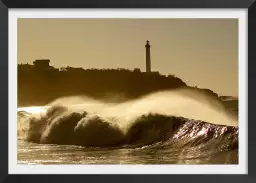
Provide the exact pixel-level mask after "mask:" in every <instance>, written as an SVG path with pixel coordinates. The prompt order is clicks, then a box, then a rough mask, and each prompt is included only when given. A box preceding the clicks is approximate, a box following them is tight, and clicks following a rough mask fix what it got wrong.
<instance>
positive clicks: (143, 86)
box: [18, 60, 220, 106]
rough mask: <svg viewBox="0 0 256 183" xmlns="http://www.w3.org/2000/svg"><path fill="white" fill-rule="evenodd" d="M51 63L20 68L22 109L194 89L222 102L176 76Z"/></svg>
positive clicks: (212, 93)
mask: <svg viewBox="0 0 256 183" xmlns="http://www.w3.org/2000/svg"><path fill="white" fill-rule="evenodd" d="M43 62H44V63H47V62H48V61H47V60H45V61H42V60H41V61H38V62H34V65H30V64H19V65H18V106H33V105H46V104H48V103H49V102H52V101H53V100H55V99H57V98H59V97H65V96H75V95H76V96H77V95H86V96H89V97H92V98H95V99H99V100H104V101H106V102H123V101H125V100H129V99H135V98H137V97H141V96H143V95H145V94H149V93H152V92H156V91H162V90H170V89H178V88H190V89H191V90H197V91H201V92H203V93H205V94H207V95H210V96H212V97H214V98H217V99H220V98H219V97H218V95H217V94H216V93H214V92H213V91H211V90H209V89H200V88H197V87H191V86H188V85H187V84H186V83H185V82H183V81H182V80H181V79H180V78H178V77H175V76H174V75H168V76H165V75H161V74H160V73H158V72H152V73H147V72H141V71H140V69H134V70H133V71H131V70H127V69H86V70H85V69H83V68H73V67H65V68H60V69H58V68H54V67H52V66H49V65H48V64H49V62H48V64H43Z"/></svg>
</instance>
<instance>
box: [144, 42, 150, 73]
mask: <svg viewBox="0 0 256 183" xmlns="http://www.w3.org/2000/svg"><path fill="white" fill-rule="evenodd" d="M145 47H146V72H148V73H150V72H151V60H150V44H149V41H148V40H147V43H146V45H145Z"/></svg>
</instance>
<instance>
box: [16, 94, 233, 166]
mask: <svg viewBox="0 0 256 183" xmlns="http://www.w3.org/2000/svg"><path fill="white" fill-rule="evenodd" d="M179 93H180V92H179ZM206 101H208V103H207V102H206ZM210 103H211V104H212V102H210ZM48 106H49V107H26V108H19V109H18V114H19V115H18V116H19V119H18V129H19V131H18V163H20V164H237V163H238V126H237V125H238V122H237V120H236V117H234V116H229V115H227V114H226V113H225V112H224V111H225V110H224V109H222V108H221V107H220V106H219V105H217V104H214V105H209V100H208V99H207V100H206V99H205V98H203V97H199V98H198V97H193V98H191V97H187V95H180V94H177V93H175V92H172V93H170V92H169V93H159V94H154V95H151V96H148V97H145V98H142V99H139V100H136V101H131V102H128V103H123V104H102V103H99V102H96V101H93V100H88V99H84V98H83V99H82V98H66V99H60V100H57V101H55V102H53V103H52V104H49V105H48ZM53 106H65V107H66V106H68V109H65V110H64V111H63V109H62V108H58V107H57V108H56V109H54V112H55V113H54V114H53V113H50V114H48V115H46V111H47V110H48V111H49V109H51V108H54V107H53ZM71 106H72V107H71ZM231 107H232V110H235V111H237V109H236V108H237V106H231ZM188 109H190V110H188ZM85 111H86V112H87V113H88V115H87V116H82V115H81V116H80V117H78V118H76V117H75V118H74V113H80V114H81V113H82V112H85ZM48 113H49V112H48ZM149 113H154V115H153V116H146V118H143V120H138V119H140V118H139V117H140V116H142V115H147V114H149ZM89 114H90V115H89ZM95 116H96V117H97V120H95V119H96V118H95ZM163 116H164V117H163ZM172 116H175V117H174V118H173V117H172ZM31 117H35V120H33V125H32V122H30V123H29V122H28V119H30V118H31ZM179 117H182V119H180V118H179ZM204 121H206V122H204ZM42 122H43V123H44V125H43V127H42V125H39V126H38V124H41V123H42ZM67 122H68V123H75V126H74V127H75V128H71V129H67V128H69V127H67V128H66V127H65V128H64V127H63V126H65V125H66V123H67ZM106 123H108V124H110V126H108V127H107V130H106V128H105V127H104V128H103V127H102V124H106ZM28 124H30V126H29V125H28ZM95 124H97V125H96V126H95ZM173 124H175V125H173ZM133 125H134V127H135V128H132V127H133ZM116 128H117V129H120V131H121V135H119V133H116ZM28 129H29V130H28ZM77 129H78V130H80V131H81V130H82V132H83V133H87V134H88V135H85V136H84V134H83V136H79V139H77V136H76V133H77V132H76V130H77ZM131 129H132V130H131ZM67 130H69V131H67ZM169 131H171V133H169ZM78 132H79V131H78ZM90 133H92V134H90ZM102 133H107V136H105V137H104V136H102V135H103V134H102ZM27 134H29V135H28V136H29V138H28V136H26V135H27ZM31 134H32V135H31ZM35 134H36V135H35ZM38 134H39V136H40V138H37V137H38ZM67 136H68V137H67ZM112 136H113V138H112ZM166 136H167V137H166ZM60 137H61V138H60ZM106 137H107V138H109V139H106ZM82 138H84V139H82ZM88 138H89V139H88ZM70 139H73V140H72V141H71V140H70ZM81 139H82V140H81ZM118 139H120V140H118ZM127 139H129V140H127ZM53 142H54V143H53ZM61 144H62V145H61ZM65 144H69V145H65ZM82 144H83V145H82Z"/></svg>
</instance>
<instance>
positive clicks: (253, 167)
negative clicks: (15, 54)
mask: <svg viewBox="0 0 256 183" xmlns="http://www.w3.org/2000/svg"><path fill="white" fill-rule="evenodd" d="M254 1H255V0H212V1H206V0H193V1H191V0H171V1H170V0H158V1H154V0H129V1H125V0H122V1H121V0H108V1H106V0H97V1H95V0H87V1H83V0H65V1H63V0H2V2H0V74H1V77H0V83H1V89H0V91H1V95H0V101H1V102H0V106H1V110H0V116H1V121H0V149H1V150H0V152H1V155H0V181H1V182H28V183H29V182H31V183H32V182H48V183H53V182H54V183H55V182H58V181H60V182H63V183H64V182H65V183H66V182H85V181H88V182H102V181H109V182H129V183H130V182H142V181H143V182H148V183H151V182H163V181H166V182H197V183H205V182H214V183H215V182H225V183H226V182H232V183H238V182H239V183H240V182H246V183H252V182H256V158H255V154H256V148H255V144H254V139H256V133H255V132H254V130H255V129H256V125H255V124H256V123H255V122H254V121H253V117H252V115H251V116H250V119H251V122H250V123H249V122H248V158H249V159H248V175H10V174H8V8H244V9H247V10H248V64H247V65H248V94H249V81H250V82H251V87H250V90H251V95H250V100H249V98H248V107H249V103H250V105H251V107H253V104H254V103H255V102H256V98H255V96H254V95H252V94H254V93H255V90H256V87H254V85H253V83H252V82H253V79H254V78H256V76H255V72H250V74H249V69H250V70H251V71H252V69H253V68H254V67H253V63H254V62H253V60H256V56H255V55H256V54H255V51H254V50H255V49H256V36H255V32H256V26H255V25H256V3H255V2H254ZM249 50H250V54H249ZM249 60H250V63H251V64H250V67H249ZM249 78H250V79H249ZM248 96H249V95H248ZM249 101H250V102H249ZM248 107H247V109H248V110H247V111H248V112H249V108H248ZM252 110H253V108H251V112H252ZM248 120H249V113H248ZM249 160H250V161H249ZM202 173H203V172H202Z"/></svg>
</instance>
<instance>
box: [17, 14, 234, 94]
mask: <svg viewBox="0 0 256 183" xmlns="http://www.w3.org/2000/svg"><path fill="white" fill-rule="evenodd" d="M147 39H148V40H149V41H150V43H151V67H152V71H160V73H162V74H175V75H176V76H177V77H179V78H181V79H182V80H183V81H185V82H186V83H187V84H188V85H192V86H195V85H197V86H198V87H202V88H209V89H211V90H213V91H215V92H217V93H218V94H221V95H236V96H237V95H238V20H237V19H19V20H18V63H30V64H32V62H33V61H34V60H36V59H42V58H45V59H50V60H51V63H50V64H51V65H52V66H54V67H62V66H71V67H83V68H85V69H86V68H127V69H132V70H133V69H134V68H140V69H141V70H142V71H145V69H146V61H145V58H146V57H145V43H146V40H147Z"/></svg>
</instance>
